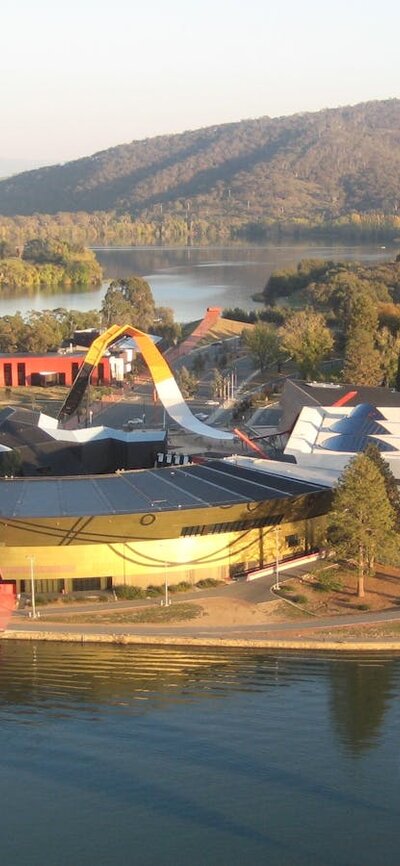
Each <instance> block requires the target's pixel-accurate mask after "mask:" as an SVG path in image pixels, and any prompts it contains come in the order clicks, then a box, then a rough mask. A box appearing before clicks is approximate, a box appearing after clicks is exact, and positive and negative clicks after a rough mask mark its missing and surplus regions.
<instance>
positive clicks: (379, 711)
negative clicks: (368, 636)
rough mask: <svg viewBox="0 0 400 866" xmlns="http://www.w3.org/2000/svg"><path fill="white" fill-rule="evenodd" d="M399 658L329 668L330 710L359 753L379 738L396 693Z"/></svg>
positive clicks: (343, 735) (346, 739)
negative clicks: (397, 659)
mask: <svg viewBox="0 0 400 866" xmlns="http://www.w3.org/2000/svg"><path fill="white" fill-rule="evenodd" d="M396 669H397V662H396V661H395V660H394V659H392V660H391V661H389V660H387V661H385V662H380V661H379V660H377V659H376V660H374V661H363V660H361V659H360V660H359V661H358V662H351V663H349V664H340V665H333V666H332V668H331V670H330V687H331V701H330V703H331V712H332V719H333V722H334V726H335V730H336V731H337V733H338V735H339V737H340V739H341V740H342V741H343V743H344V744H345V746H346V747H348V748H350V749H351V751H352V752H353V753H354V754H355V755H357V754H359V753H361V752H362V751H363V750H364V749H371V748H372V747H373V746H374V744H376V743H377V741H378V740H379V737H380V734H381V730H382V727H383V725H384V722H385V713H386V711H387V709H388V706H389V703H390V699H391V697H392V695H393V679H394V676H395V672H396Z"/></svg>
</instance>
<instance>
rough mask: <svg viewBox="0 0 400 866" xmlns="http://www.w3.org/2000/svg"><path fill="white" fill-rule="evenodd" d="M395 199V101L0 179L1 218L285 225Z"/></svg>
mask: <svg viewBox="0 0 400 866" xmlns="http://www.w3.org/2000/svg"><path fill="white" fill-rule="evenodd" d="M399 203H400V100H397V99H391V100H387V101H383V102H369V103H364V104H361V105H357V106H354V107H345V108H337V109H329V110H324V111H319V112H316V113H312V114H296V115H293V116H291V117H279V118H273V119H271V118H269V117H263V118H260V119H257V120H244V121H241V122H240V123H231V124H224V125H221V126H213V127H209V128H206V129H200V130H195V131H192V132H184V133H182V134H179V135H166V136H159V137H157V138H151V139H147V140H144V141H133V142H132V143H130V144H125V145H121V146H119V147H114V148H111V149H109V150H105V151H103V152H101V153H97V154H95V155H94V156H91V157H87V158H85V159H79V160H75V161H73V162H69V163H66V164H65V165H57V166H52V167H48V168H41V169H38V170H35V171H29V172H24V173H23V174H21V175H17V176H16V177H12V178H9V179H7V180H3V181H1V182H0V213H1V214H3V215H17V214H27V215H29V214H33V213H47V214H54V213H57V212H60V211H64V212H65V211H67V212H76V211H86V212H93V211H110V210H113V211H116V212H117V213H129V214H131V215H133V216H134V217H136V218H138V217H141V218H147V219H152V218H154V217H155V216H157V215H158V216H160V217H161V216H162V215H163V216H165V215H167V214H176V215H183V214H185V213H187V214H192V215H194V216H195V217H198V218H201V217H202V218H204V219H208V218H210V217H211V216H214V217H223V218H224V219H227V218H231V219H232V220H234V219H238V218H241V219H242V218H244V217H246V218H247V219H248V220H249V221H250V220H251V219H255V220H259V219H272V220H280V221H285V220H293V219H299V220H302V219H304V218H306V219H335V218H338V217H341V216H344V215H346V214H351V213H353V212H356V213H359V214H365V213H372V212H380V213H383V214H396V213H397V209H398V206H399Z"/></svg>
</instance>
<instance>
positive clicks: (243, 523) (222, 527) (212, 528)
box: [181, 514, 297, 537]
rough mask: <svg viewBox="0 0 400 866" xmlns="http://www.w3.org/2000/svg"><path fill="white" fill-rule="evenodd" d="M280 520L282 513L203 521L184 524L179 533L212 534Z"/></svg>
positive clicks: (251, 527)
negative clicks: (240, 518) (242, 518)
mask: <svg viewBox="0 0 400 866" xmlns="http://www.w3.org/2000/svg"><path fill="white" fill-rule="evenodd" d="M281 520H282V515H281V514H279V515H276V516H273V517H259V518H255V519H254V520H233V521H231V522H230V523H229V522H226V523H203V524H200V525H199V526H184V527H183V529H182V531H181V535H186V536H187V535H214V534H215V533H216V532H240V531H241V530H247V529H259V528H261V527H262V526H276V525H277V524H279V523H280V522H281ZM296 537H297V536H296Z"/></svg>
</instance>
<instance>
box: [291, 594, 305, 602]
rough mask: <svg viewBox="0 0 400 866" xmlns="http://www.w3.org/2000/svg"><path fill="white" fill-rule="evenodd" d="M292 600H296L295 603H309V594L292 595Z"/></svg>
mask: <svg viewBox="0 0 400 866" xmlns="http://www.w3.org/2000/svg"><path fill="white" fill-rule="evenodd" d="M290 600H291V601H294V603H295V604H307V601H308V599H307V596H306V595H292V597H291V599H290Z"/></svg>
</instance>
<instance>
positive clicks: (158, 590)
mask: <svg viewBox="0 0 400 866" xmlns="http://www.w3.org/2000/svg"><path fill="white" fill-rule="evenodd" d="M164 591H165V587H164V586H155V585H154V584H153V583H151V584H150V585H149V586H148V587H147V589H146V591H145V593H144V595H145V597H148V596H150V597H153V596H155V595H162V594H163V592H164Z"/></svg>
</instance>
